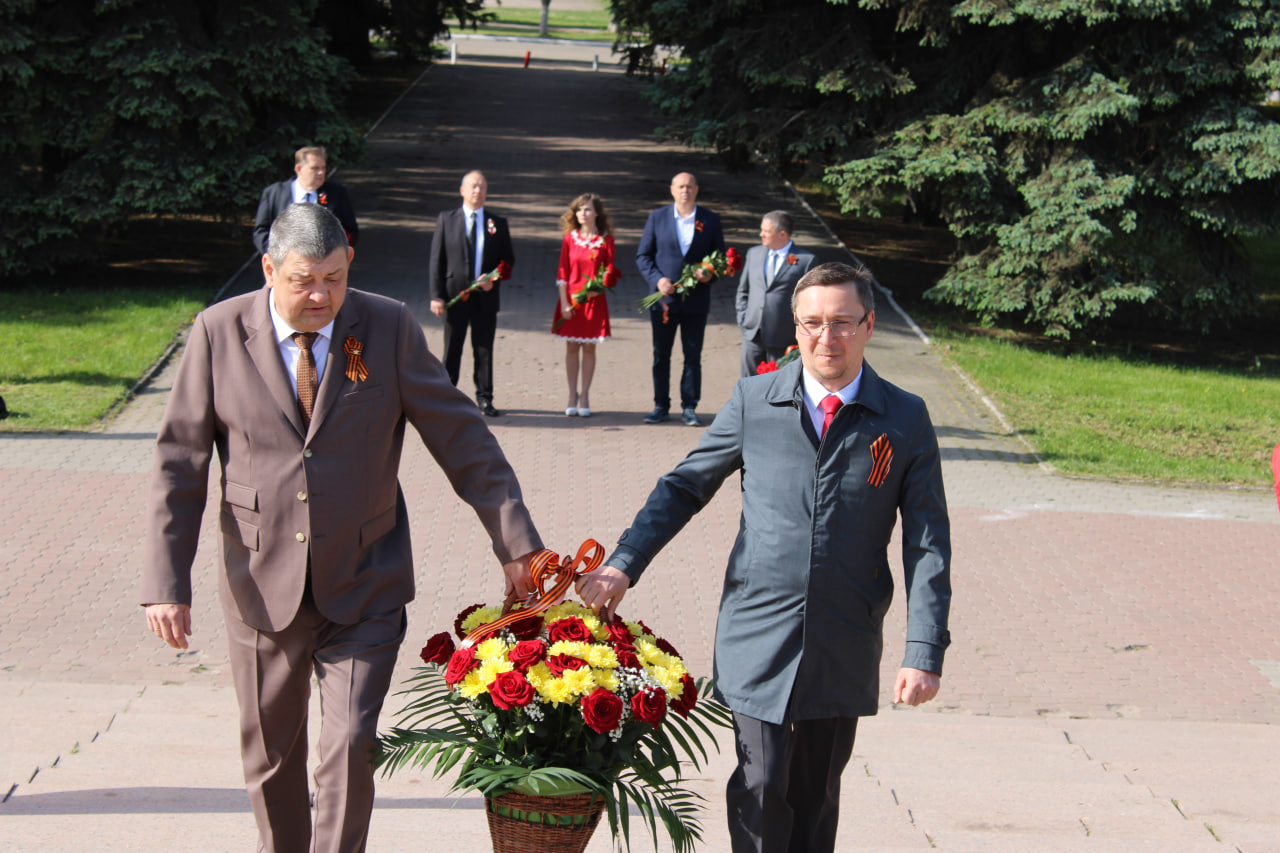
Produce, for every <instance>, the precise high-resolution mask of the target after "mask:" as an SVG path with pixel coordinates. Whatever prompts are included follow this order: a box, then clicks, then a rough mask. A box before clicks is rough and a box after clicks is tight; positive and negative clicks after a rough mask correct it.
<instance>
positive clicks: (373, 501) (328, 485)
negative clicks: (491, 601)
mask: <svg viewBox="0 0 1280 853" xmlns="http://www.w3.org/2000/svg"><path fill="white" fill-rule="evenodd" d="M270 245H271V252H270V254H268V255H265V256H264V257H263V259H262V268H263V272H264V274H265V275H266V284H267V287H266V288H264V289H261V290H258V291H256V292H254V293H249V294H246V295H244V296H239V297H235V298H233V299H228V300H226V301H224V302H220V303H217V304H215V305H213V306H211V307H209V308H208V309H206V310H205V311H203V312H202V313H201V314H200V315H199V316H198V317H197V318H196V320H195V323H194V324H193V326H192V329H191V334H190V336H189V338H188V341H187V344H186V349H185V352H184V354H183V357H182V363H181V365H180V367H179V369H178V375H177V378H176V380H175V381H174V385H173V391H172V394H171V395H170V398H169V403H168V407H167V408H166V410H165V415H164V420H163V422H162V424H161V426H160V432H159V435H158V437H157V442H156V454H155V468H154V471H153V475H152V484H151V493H150V497H149V510H148V529H147V540H146V547H145V554H146V561H145V564H144V566H143V578H142V602H143V603H144V604H145V605H146V615H147V625H148V627H149V628H150V629H151V630H152V631H153V632H154V633H155V634H156V635H157V636H159V637H160V638H162V639H163V640H164V641H165V642H166V643H168V644H169V645H170V646H173V647H175V648H186V647H187V640H186V637H187V636H188V635H189V634H190V633H191V627H192V626H191V606H190V605H191V563H192V560H193V558H194V556H195V552H196V543H197V540H198V538H199V533H200V519H201V516H202V515H203V512H204V506H205V500H206V491H207V486H208V482H209V465H210V463H211V458H212V451H213V449H214V448H217V451H218V458H219V460H220V462H221V466H222V473H221V481H222V499H221V502H220V503H221V520H220V524H219V526H220V528H221V533H222V543H221V544H222V549H221V550H222V565H223V569H224V571H223V573H222V574H221V575H220V577H219V584H218V586H219V593H220V595H219V597H220V599H221V602H222V609H223V615H224V618H225V619H226V623H227V634H228V638H229V641H230V647H231V648H230V658H231V669H232V675H233V677H234V681H235V685H236V694H237V697H238V699H239V703H240V719H241V752H242V758H243V761H244V770H245V782H246V787H247V788H248V792H249V798H250V801H251V803H252V806H253V812H254V817H255V819H256V820H257V824H258V832H259V838H260V841H261V845H262V847H261V849H263V850H266V851H271V852H272V853H282V851H290V853H294V852H295V851H296V853H308V851H313V852H314V851H344V853H347V851H360V850H363V849H364V847H365V841H366V837H367V832H368V824H369V817H370V812H371V810H372V808H373V769H372V766H371V764H370V755H371V750H372V749H373V746H374V743H375V738H376V734H377V724H378V714H379V712H380V711H381V708H382V702H383V698H384V696H385V695H386V692H387V688H388V687H389V685H390V681H391V677H392V670H393V668H394V666H395V660H396V653H397V651H398V649H399V647H400V643H401V641H402V640H403V639H404V635H405V605H406V604H407V603H408V602H409V601H410V600H411V599H412V598H413V595H414V580H413V578H414V571H413V563H412V551H411V548H410V542H409V521H408V519H409V516H408V510H407V508H406V506H405V501H404V495H403V494H402V493H401V491H400V485H399V483H398V482H397V479H396V477H397V471H398V469H399V465H400V452H401V448H402V446H403V442H404V428H405V423H406V421H407V422H408V423H410V424H412V425H413V427H414V428H415V429H416V430H417V431H418V433H419V435H421V437H422V440H423V442H424V443H425V444H426V446H427V447H428V449H429V450H430V451H431V455H432V456H433V457H434V458H435V459H436V460H438V461H439V463H440V464H441V466H442V468H443V470H444V472H445V474H446V476H448V478H449V481H450V483H452V485H453V488H454V490H455V491H456V492H457V493H458V495H459V496H460V497H461V498H462V499H463V500H465V501H466V502H467V503H469V504H470V505H471V506H472V508H473V509H475V511H476V514H477V515H478V516H479V518H480V520H481V522H482V523H483V524H484V526H485V529H486V530H487V531H488V533H489V535H490V537H491V539H492V542H493V550H494V553H495V554H496V555H497V557H498V560H499V562H500V563H501V564H502V567H503V571H504V572H505V574H506V577H507V584H506V586H507V592H508V595H512V596H524V595H525V594H527V592H528V591H529V589H530V586H531V580H530V579H529V565H528V564H529V560H530V558H531V555H532V553H533V552H535V551H537V550H539V549H540V548H541V547H542V543H541V540H540V539H539V537H538V532H537V530H536V529H535V528H534V525H533V522H532V520H531V519H530V517H529V513H528V510H527V509H526V508H525V505H524V502H523V500H522V498H521V493H520V486H519V484H518V483H517V481H516V476H515V473H514V472H513V471H512V470H511V467H510V466H509V465H508V464H507V461H506V459H505V457H504V456H503V454H502V451H501V449H500V448H499V447H498V443H497V441H496V440H495V439H494V437H493V435H492V434H491V433H490V432H489V430H488V428H487V427H486V426H485V422H484V419H483V418H482V417H480V415H479V413H478V412H476V410H475V407H474V406H472V405H471V403H470V401H468V400H467V399H466V398H465V397H464V396H463V395H461V394H459V393H458V391H457V389H456V388H454V387H453V386H452V385H451V384H450V383H449V381H448V379H447V377H446V376H445V373H444V370H443V369H441V366H440V362H439V361H437V360H436V359H435V357H434V356H432V355H431V353H430V352H429V351H428V350H427V343H426V338H425V337H424V336H423V333H422V327H421V326H420V325H419V324H418V322H417V321H416V320H414V318H413V316H412V315H411V314H410V313H409V310H408V309H407V308H406V307H405V306H404V304H403V303H400V302H397V301H395V300H391V299H387V298H385V297H381V296H376V295H373V294H369V293H363V292H361V291H358V290H348V289H347V270H348V266H349V264H350V261H351V258H352V256H353V254H354V250H353V249H351V248H350V247H349V246H348V245H347V240H346V235H345V234H344V233H343V230H342V226H341V224H340V223H339V222H338V220H337V219H336V218H334V217H333V216H332V215H331V214H330V213H329V212H327V211H326V210H325V209H324V208H322V207H320V206H318V205H314V204H295V205H291V206H290V207H288V208H286V209H285V211H284V212H283V213H282V214H281V215H280V216H279V217H278V218H277V219H276V221H275V224H274V225H273V226H272V228H271V239H270ZM313 673H314V675H315V676H316V678H317V679H318V681H319V686H320V693H321V698H322V708H323V711H322V714H323V719H322V725H321V736H320V756H321V759H320V765H319V767H318V769H317V770H316V773H315V844H314V846H312V845H311V836H312V820H311V804H310V801H309V795H308V786H307V742H308V741H307V700H308V696H309V694H310V680H311V677H312V674H313Z"/></svg>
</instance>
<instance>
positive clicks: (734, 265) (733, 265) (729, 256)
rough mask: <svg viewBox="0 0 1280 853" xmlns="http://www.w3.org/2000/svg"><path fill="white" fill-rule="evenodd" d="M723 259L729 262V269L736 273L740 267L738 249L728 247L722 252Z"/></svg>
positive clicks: (740, 260) (740, 257)
mask: <svg viewBox="0 0 1280 853" xmlns="http://www.w3.org/2000/svg"><path fill="white" fill-rule="evenodd" d="M724 259H725V260H726V261H728V262H729V269H730V270H731V271H732V272H733V273H734V274H735V275H736V274H737V273H738V271H739V270H741V269H742V255H739V254H738V250H737V249H734V248H732V247H731V248H730V249H729V251H727V252H725V253H724Z"/></svg>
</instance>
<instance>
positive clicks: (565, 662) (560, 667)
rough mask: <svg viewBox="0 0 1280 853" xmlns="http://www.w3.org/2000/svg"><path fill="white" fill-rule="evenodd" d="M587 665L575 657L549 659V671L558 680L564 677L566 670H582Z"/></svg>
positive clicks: (560, 656)
mask: <svg viewBox="0 0 1280 853" xmlns="http://www.w3.org/2000/svg"><path fill="white" fill-rule="evenodd" d="M586 665H587V662H586V661H584V660H583V659H582V658H575V657H574V656H573V655H552V656H551V657H549V658H547V669H549V670H551V674H552V675H554V676H555V677H556V678H559V677H560V676H561V675H563V674H564V671H565V670H566V669H582V668H583V667H584V666H586Z"/></svg>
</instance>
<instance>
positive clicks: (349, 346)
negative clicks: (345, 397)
mask: <svg viewBox="0 0 1280 853" xmlns="http://www.w3.org/2000/svg"><path fill="white" fill-rule="evenodd" d="M342 351H343V352H345V353H346V354H347V378H348V379H350V380H351V381H352V382H363V381H365V380H366V379H368V378H369V368H367V367H365V366H364V359H363V358H361V357H360V354H361V353H363V352H364V344H362V343H360V342H359V341H358V340H356V337H355V335H347V341H346V343H344V344H343V345H342Z"/></svg>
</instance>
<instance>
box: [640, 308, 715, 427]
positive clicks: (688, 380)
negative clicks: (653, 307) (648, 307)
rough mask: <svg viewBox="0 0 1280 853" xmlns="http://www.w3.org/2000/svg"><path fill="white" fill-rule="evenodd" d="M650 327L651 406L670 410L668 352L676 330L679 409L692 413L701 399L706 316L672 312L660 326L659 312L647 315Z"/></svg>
mask: <svg viewBox="0 0 1280 853" xmlns="http://www.w3.org/2000/svg"><path fill="white" fill-rule="evenodd" d="M649 322H650V323H652V325H653V404H654V405H655V406H658V407H659V408H662V409H670V408H671V351H672V350H673V349H674V348H675V345H676V330H677V329H679V330H680V349H681V351H682V353H683V355H684V369H683V370H682V371H681V373H680V408H682V409H696V408H698V401H699V400H701V399H702V339H703V337H704V335H705V333H706V330H707V315H706V314H677V313H675V312H672V313H671V314H670V315H669V316H668V318H667V322H666V323H663V322H662V311H660V310H659V311H650V312H649Z"/></svg>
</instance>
